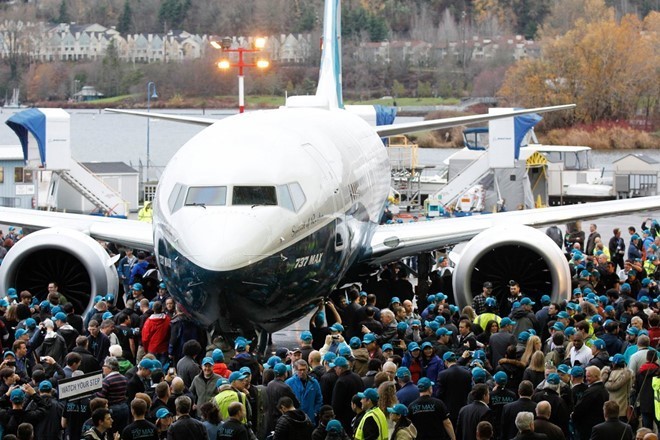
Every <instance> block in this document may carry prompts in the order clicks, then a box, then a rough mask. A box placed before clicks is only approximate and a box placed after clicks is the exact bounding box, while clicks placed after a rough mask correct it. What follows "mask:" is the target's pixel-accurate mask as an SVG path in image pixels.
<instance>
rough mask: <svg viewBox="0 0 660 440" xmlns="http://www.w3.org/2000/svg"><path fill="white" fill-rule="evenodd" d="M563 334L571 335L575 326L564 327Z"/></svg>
mask: <svg viewBox="0 0 660 440" xmlns="http://www.w3.org/2000/svg"><path fill="white" fill-rule="evenodd" d="M564 334H565V335H566V336H573V335H574V334H575V327H572V326H571V327H566V330H564Z"/></svg>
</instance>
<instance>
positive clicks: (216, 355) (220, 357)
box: [211, 348, 225, 362]
mask: <svg viewBox="0 0 660 440" xmlns="http://www.w3.org/2000/svg"><path fill="white" fill-rule="evenodd" d="M211 358H212V359H213V362H223V361H224V360H225V354H224V353H223V351H222V350H220V349H219V348H216V349H215V350H213V353H211Z"/></svg>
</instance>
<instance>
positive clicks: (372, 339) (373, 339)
mask: <svg viewBox="0 0 660 440" xmlns="http://www.w3.org/2000/svg"><path fill="white" fill-rule="evenodd" d="M356 339H358V340H359V338H356ZM362 342H363V343H364V344H371V343H372V342H376V335H374V334H373V333H367V334H366V335H364V337H363V338H362ZM358 347H359V346H358Z"/></svg>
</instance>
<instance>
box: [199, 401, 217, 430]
mask: <svg viewBox="0 0 660 440" xmlns="http://www.w3.org/2000/svg"><path fill="white" fill-rule="evenodd" d="M199 413H200V414H201V416H202V424H203V425H204V427H205V428H206V432H208V433H209V438H216V437H217V436H218V429H220V424H221V423H222V417H221V416H220V410H219V409H218V407H217V406H215V405H214V404H213V403H211V402H206V403H204V404H203V405H202V406H200V407H199Z"/></svg>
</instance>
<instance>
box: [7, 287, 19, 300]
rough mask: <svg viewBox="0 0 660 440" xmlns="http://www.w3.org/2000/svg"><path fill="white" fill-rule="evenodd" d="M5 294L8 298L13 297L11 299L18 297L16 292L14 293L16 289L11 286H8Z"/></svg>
mask: <svg viewBox="0 0 660 440" xmlns="http://www.w3.org/2000/svg"><path fill="white" fill-rule="evenodd" d="M7 296H8V297H10V298H13V299H16V298H18V294H17V293H16V289H14V288H13V287H10V288H9V289H7Z"/></svg>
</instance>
